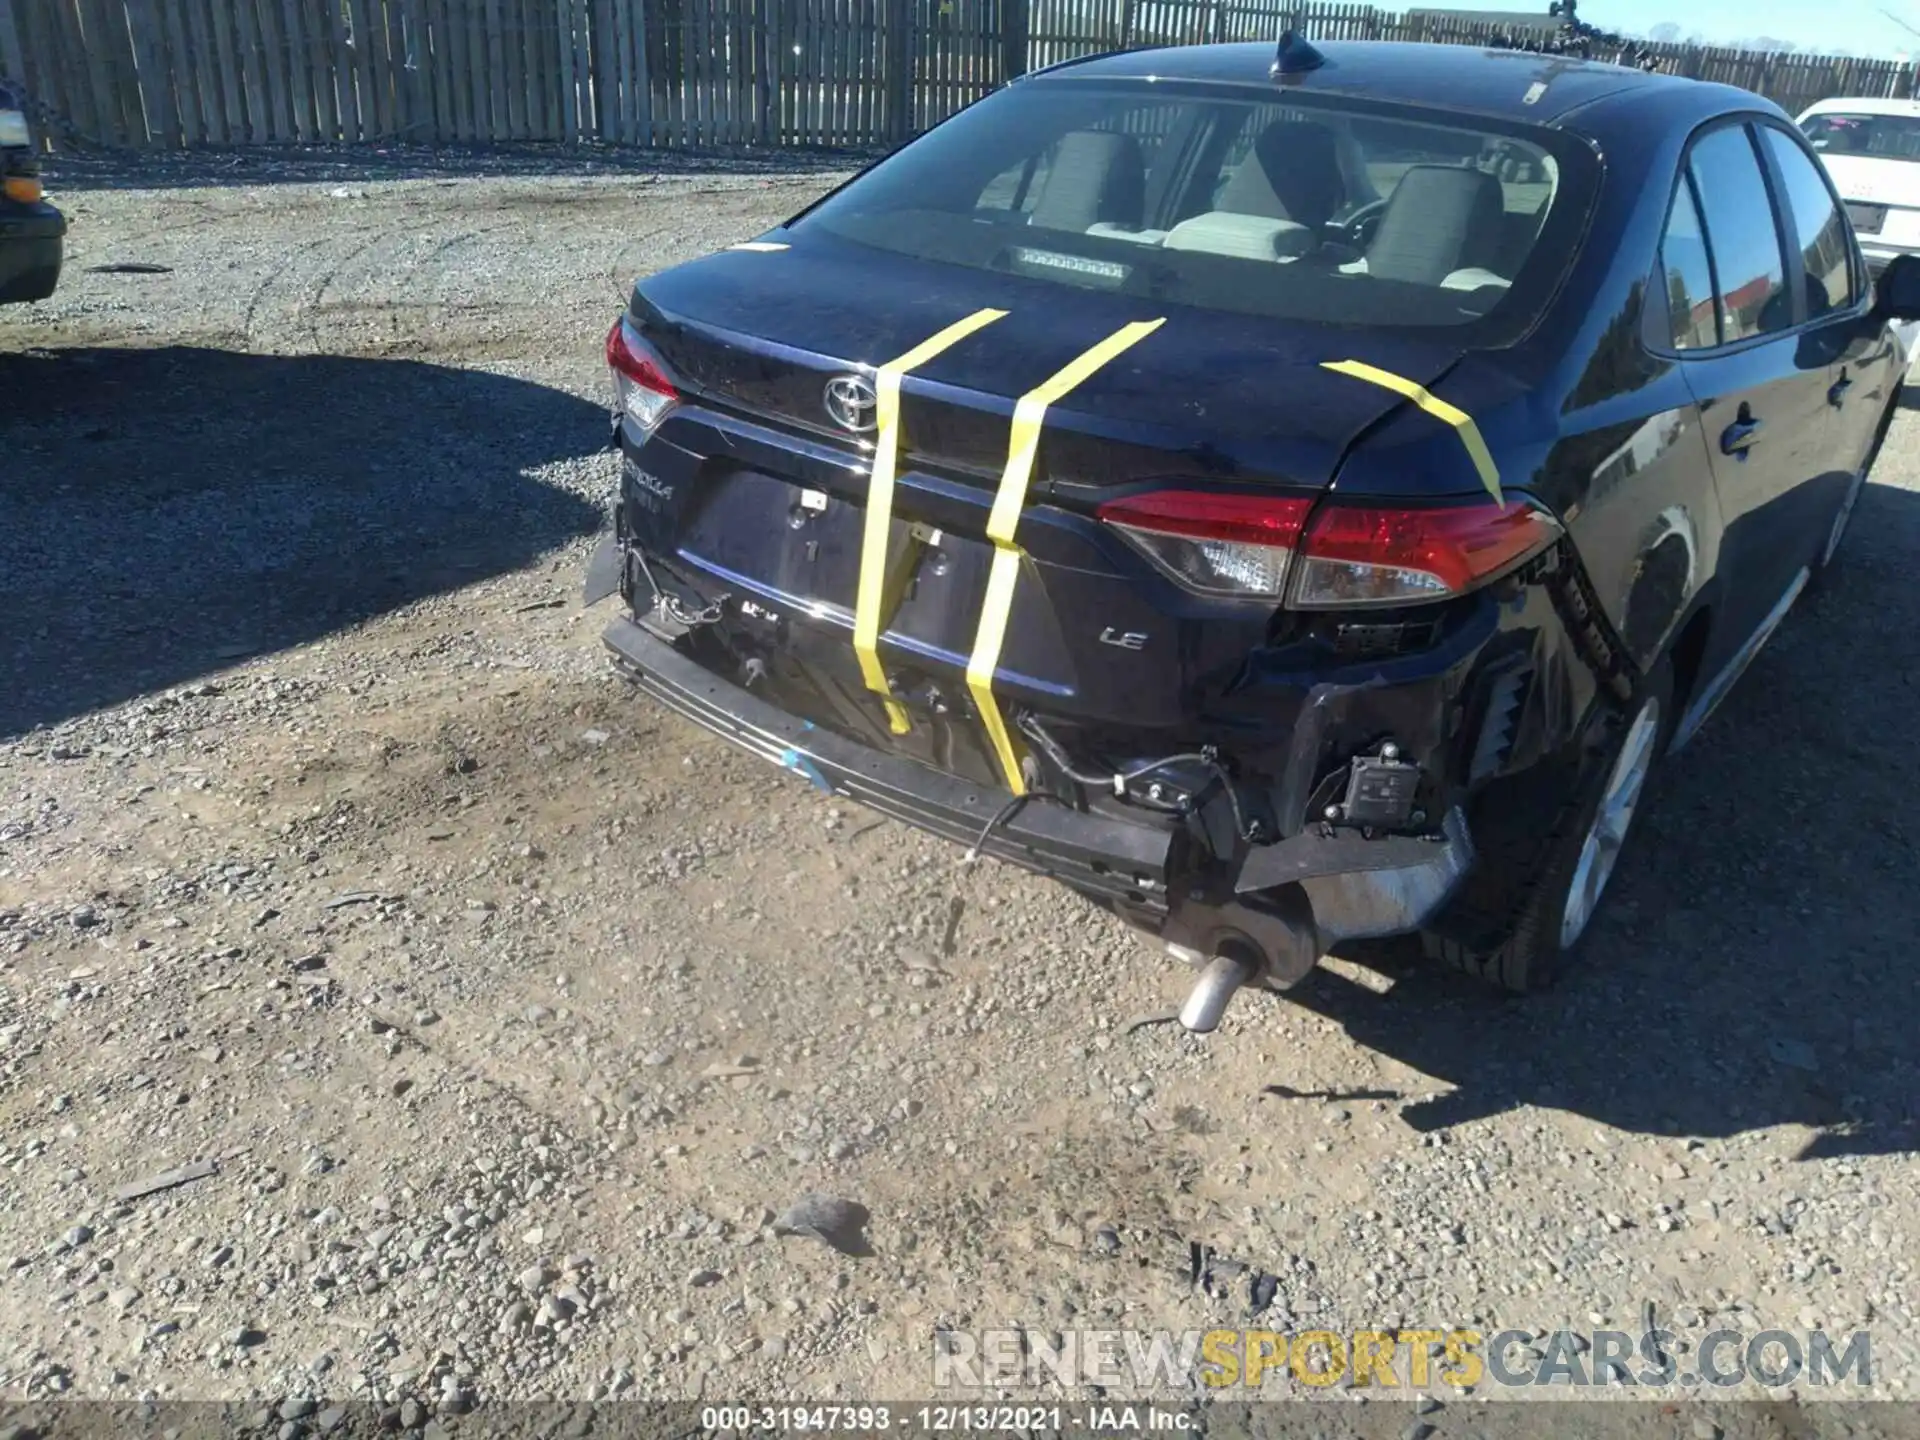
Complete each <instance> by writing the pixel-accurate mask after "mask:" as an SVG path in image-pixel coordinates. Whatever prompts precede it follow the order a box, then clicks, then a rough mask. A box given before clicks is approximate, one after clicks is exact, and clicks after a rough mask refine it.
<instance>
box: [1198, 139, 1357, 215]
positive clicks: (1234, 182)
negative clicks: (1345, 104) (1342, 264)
mask: <svg viewBox="0 0 1920 1440" xmlns="http://www.w3.org/2000/svg"><path fill="white" fill-rule="evenodd" d="M1345 193H1346V180H1345V178H1344V177H1343V176H1342V174H1341V171H1340V147H1339V142H1338V141H1337V140H1336V138H1335V137H1334V133H1333V131H1331V130H1329V129H1328V128H1327V127H1326V126H1324V125H1314V124H1311V123H1309V122H1306V121H1300V120H1276V121H1274V123H1273V124H1271V125H1269V126H1267V127H1266V128H1265V129H1264V130H1262V131H1261V132H1260V133H1259V134H1258V135H1257V136H1255V137H1254V141H1253V148H1252V149H1251V150H1250V151H1249V152H1248V154H1247V158H1246V159H1245V160H1243V161H1241V162H1240V164H1239V165H1238V166H1237V167H1236V168H1235V169H1234V172H1233V174H1232V175H1230V176H1228V177H1227V183H1226V185H1225V186H1223V187H1222V188H1221V191H1220V198H1219V199H1218V200H1216V201H1214V202H1213V208H1214V209H1215V210H1216V211H1220V210H1225V211H1227V212H1228V213H1229V214H1233V215H1258V216H1262V217H1264V218H1266V219H1269V220H1291V221H1293V222H1294V223H1295V224H1296V225H1304V226H1306V227H1307V228H1308V229H1309V230H1313V231H1315V232H1318V231H1319V230H1320V229H1321V228H1322V227H1323V226H1325V225H1326V223H1327V222H1328V221H1329V220H1331V219H1332V218H1333V217H1334V215H1335V214H1336V213H1337V212H1338V211H1339V209H1340V201H1341V198H1342V197H1343V196H1344V195H1345Z"/></svg>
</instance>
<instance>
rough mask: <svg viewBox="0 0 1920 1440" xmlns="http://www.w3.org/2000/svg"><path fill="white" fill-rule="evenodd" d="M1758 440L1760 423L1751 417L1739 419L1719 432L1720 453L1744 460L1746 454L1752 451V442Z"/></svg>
mask: <svg viewBox="0 0 1920 1440" xmlns="http://www.w3.org/2000/svg"><path fill="white" fill-rule="evenodd" d="M1759 438H1760V422H1759V421H1758V420H1756V419H1754V418H1753V417H1752V416H1751V415H1747V414H1742V415H1741V417H1740V418H1739V419H1738V420H1736V421H1734V422H1733V424H1731V425H1729V426H1728V427H1727V428H1726V429H1725V430H1723V431H1721V432H1720V453H1721V454H1722V455H1732V456H1734V457H1735V458H1736V459H1740V460H1745V459H1746V458H1747V452H1748V451H1749V450H1751V449H1753V446H1754V442H1755V441H1756V440H1758V439H1759Z"/></svg>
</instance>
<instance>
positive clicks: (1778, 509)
mask: <svg viewBox="0 0 1920 1440" xmlns="http://www.w3.org/2000/svg"><path fill="white" fill-rule="evenodd" d="M1696 244H1698V245H1701V246H1703V247H1704V250H1705V254H1706V256H1707V258H1708V267H1709V268H1708V272H1707V274H1708V275H1709V276H1710V278H1711V284H1712V287H1713V288H1712V291H1711V293H1710V294H1707V295H1700V294H1697V293H1693V291H1692V289H1691V288H1687V289H1686V293H1677V291H1678V290H1679V289H1680V288H1681V287H1679V286H1677V285H1676V265H1675V257H1676V254H1677V253H1678V252H1679V251H1681V250H1683V249H1686V248H1688V247H1691V246H1693V245H1696ZM1665 269H1666V272H1667V282H1668V295H1667V300H1668V310H1669V314H1670V317H1671V319H1672V321H1673V325H1672V329H1673V332H1674V334H1673V348H1674V353H1675V354H1676V355H1677V356H1678V357H1679V358H1680V360H1681V361H1682V363H1683V365H1684V367H1685V372H1686V376H1687V381H1688V385H1689V386H1690V388H1691V390H1692V393H1693V396H1694V399H1695V401H1696V403H1697V404H1698V405H1699V408H1700V415H1701V422H1702V424H1703V426H1704V428H1705V431H1706V436H1707V444H1708V450H1709V454H1710V457H1711V458H1710V463H1711V464H1712V466H1713V474H1714V486H1715V489H1716V491H1717V492H1718V494H1719V497H1720V508H1721V514H1722V516H1723V517H1724V521H1725V525H1726V530H1725V534H1724V535H1723V537H1722V540H1721V548H1720V566H1719V577H1720V580H1721V593H1720V596H1719V599H1718V601H1717V602H1716V607H1717V610H1718V622H1719V623H1717V624H1716V625H1715V627H1714V640H1713V643H1712V647H1711V649H1710V651H1709V654H1708V656H1707V657H1706V669H1705V671H1704V672H1703V673H1705V674H1708V675H1711V674H1714V673H1715V672H1716V671H1717V670H1718V669H1719V668H1720V667H1721V665H1722V664H1724V662H1725V661H1726V660H1728V659H1729V658H1731V656H1732V655H1733V654H1734V653H1735V652H1736V651H1737V650H1738V649H1739V647H1740V646H1741V645H1743V644H1744V643H1745V642H1746V641H1747V640H1748V639H1749V638H1750V637H1751V636H1753V635H1754V634H1756V633H1758V632H1759V631H1760V630H1761V629H1762V628H1764V627H1765V626H1766V625H1767V624H1768V623H1769V622H1770V621H1771V620H1773V619H1774V618H1776V617H1777V615H1778V614H1779V613H1781V611H1782V609H1783V607H1784V604H1785V603H1787V602H1788V601H1789V600H1790V596H1791V594H1792V593H1794V592H1796V591H1797V588H1798V585H1799V583H1800V580H1801V578H1802V574H1801V572H1802V571H1803V570H1804V568H1805V567H1806V565H1807V563H1808V561H1809V559H1810V558H1811V556H1810V551H1811V546H1810V544H1809V543H1808V537H1807V532H1806V531H1805V530H1804V529H1796V524H1795V518H1794V514H1795V511H1796V510H1797V509H1798V508H1799V507H1800V505H1801V504H1802V503H1803V501H1804V498H1805V496H1804V487H1806V486H1807V485H1809V484H1810V483H1813V482H1815V481H1817V480H1819V479H1820V478H1821V477H1823V476H1825V475H1826V474H1828V473H1829V472H1830V471H1832V470H1833V469H1834V467H1835V465H1836V463H1837V460H1836V457H1837V456H1838V453H1839V448H1840V447H1839V445H1838V443H1837V439H1838V436H1837V429H1836V427H1835V425H1834V423H1833V421H1832V418H1831V417H1832V406H1831V405H1830V404H1829V401H1828V391H1829V389H1830V388H1831V387H1832V384H1833V373H1832V372H1833V363H1834V360H1835V358H1836V356H1835V353H1834V351H1833V349H1832V348H1831V345H1830V344H1824V343H1821V337H1818V336H1812V335H1810V334H1809V333H1808V330H1807V327H1806V325H1805V314H1806V308H1807V307H1806V303H1805V296H1804V294H1803V293H1801V292H1800V288H1799V287H1800V286H1801V284H1802V281H1801V269H1802V267H1801V265H1800V262H1799V257H1798V255H1797V254H1795V253H1792V252H1790V250H1789V248H1788V247H1787V246H1786V245H1785V244H1784V243H1783V239H1782V227H1781V225H1780V223H1779V217H1778V216H1777V215H1776V211H1775V202H1774V192H1773V189H1772V187H1771V186H1770V185H1769V183H1768V180H1767V166H1766V162H1765V161H1764V159H1763V157H1762V153H1761V151H1760V150H1759V148H1758V137H1757V136H1756V135H1755V134H1754V133H1753V131H1752V128H1751V127H1750V125H1749V124H1748V123H1747V121H1746V120H1745V119H1743V118H1740V117H1734V118H1732V119H1727V120H1722V121H1718V122H1716V123H1715V124H1713V125H1712V126H1710V127H1708V128H1706V129H1704V130H1702V131H1701V132H1700V133H1699V134H1698V135H1696V136H1695V137H1694V139H1693V141H1692V143H1691V145H1690V146H1689V151H1688V159H1687V162H1686V165H1685V167H1684V171H1683V175H1682V177H1681V183H1680V185H1679V187H1678V190H1677V192H1676V196H1675V200H1674V210H1673V213H1672V216H1671V217H1670V219H1669V222H1668V232H1667V240H1666V259H1665ZM1695 274H1696V278H1695V280H1694V281H1693V282H1692V283H1693V284H1695V285H1697V284H1698V283H1699V278H1698V271H1697V267H1696V269H1695Z"/></svg>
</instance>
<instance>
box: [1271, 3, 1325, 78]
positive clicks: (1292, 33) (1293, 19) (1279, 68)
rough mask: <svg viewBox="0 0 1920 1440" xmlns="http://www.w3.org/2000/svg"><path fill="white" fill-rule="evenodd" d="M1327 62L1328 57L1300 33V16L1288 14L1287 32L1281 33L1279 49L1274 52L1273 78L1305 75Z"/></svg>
mask: <svg viewBox="0 0 1920 1440" xmlns="http://www.w3.org/2000/svg"><path fill="white" fill-rule="evenodd" d="M1326 63H1327V57H1326V56H1324V55H1322V54H1321V53H1320V52H1319V51H1318V50H1316V49H1314V48H1313V46H1312V45H1311V44H1309V43H1308V41H1307V37H1306V36H1304V35H1302V34H1301V33H1300V18H1299V16H1298V15H1292V14H1290V15H1288V16H1287V28H1286V32H1285V33H1284V34H1283V35H1281V37H1280V46H1279V49H1278V50H1276V51H1275V52H1274V57H1273V69H1272V71H1271V72H1270V73H1271V74H1272V76H1273V78H1274V79H1275V80H1283V79H1286V78H1288V77H1290V76H1294V75H1305V74H1307V73H1308V72H1309V71H1312V70H1318V69H1319V68H1320V67H1321V66H1322V65H1324V64H1326Z"/></svg>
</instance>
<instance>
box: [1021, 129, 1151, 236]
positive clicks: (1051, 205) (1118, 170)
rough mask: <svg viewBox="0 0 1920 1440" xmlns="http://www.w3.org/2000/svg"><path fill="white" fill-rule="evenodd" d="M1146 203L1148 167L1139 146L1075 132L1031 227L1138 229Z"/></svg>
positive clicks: (1063, 143)
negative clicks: (1115, 226) (1117, 227)
mask: <svg viewBox="0 0 1920 1440" xmlns="http://www.w3.org/2000/svg"><path fill="white" fill-rule="evenodd" d="M1146 204H1147V169H1146V164H1145V162H1144V161H1143V160H1142V158H1141V155H1140V142H1139V141H1137V140H1135V139H1134V138H1133V136H1131V135H1116V134H1112V133H1110V132H1108V131H1105V130H1074V131H1070V132H1069V133H1068V134H1065V135H1062V136H1061V137H1060V141H1059V144H1058V145H1057V146H1056V147H1055V149H1054V153H1053V163H1052V164H1051V165H1050V166H1049V167H1048V169H1047V178H1046V184H1045V186H1044V187H1043V188H1042V189H1041V192H1040V198H1039V199H1038V200H1036V201H1035V202H1034V206H1033V215H1032V218H1031V220H1030V221H1029V223H1030V224H1033V225H1038V226H1041V227H1042V228H1044V229H1048V230H1071V231H1074V232H1076V233H1081V234H1084V233H1085V232H1086V231H1087V230H1089V229H1091V228H1092V227H1093V226H1095V225H1118V226H1122V227H1124V228H1127V229H1136V230H1137V229H1138V228H1139V227H1140V225H1141V222H1142V219H1143V217H1144V215H1145V211H1146Z"/></svg>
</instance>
